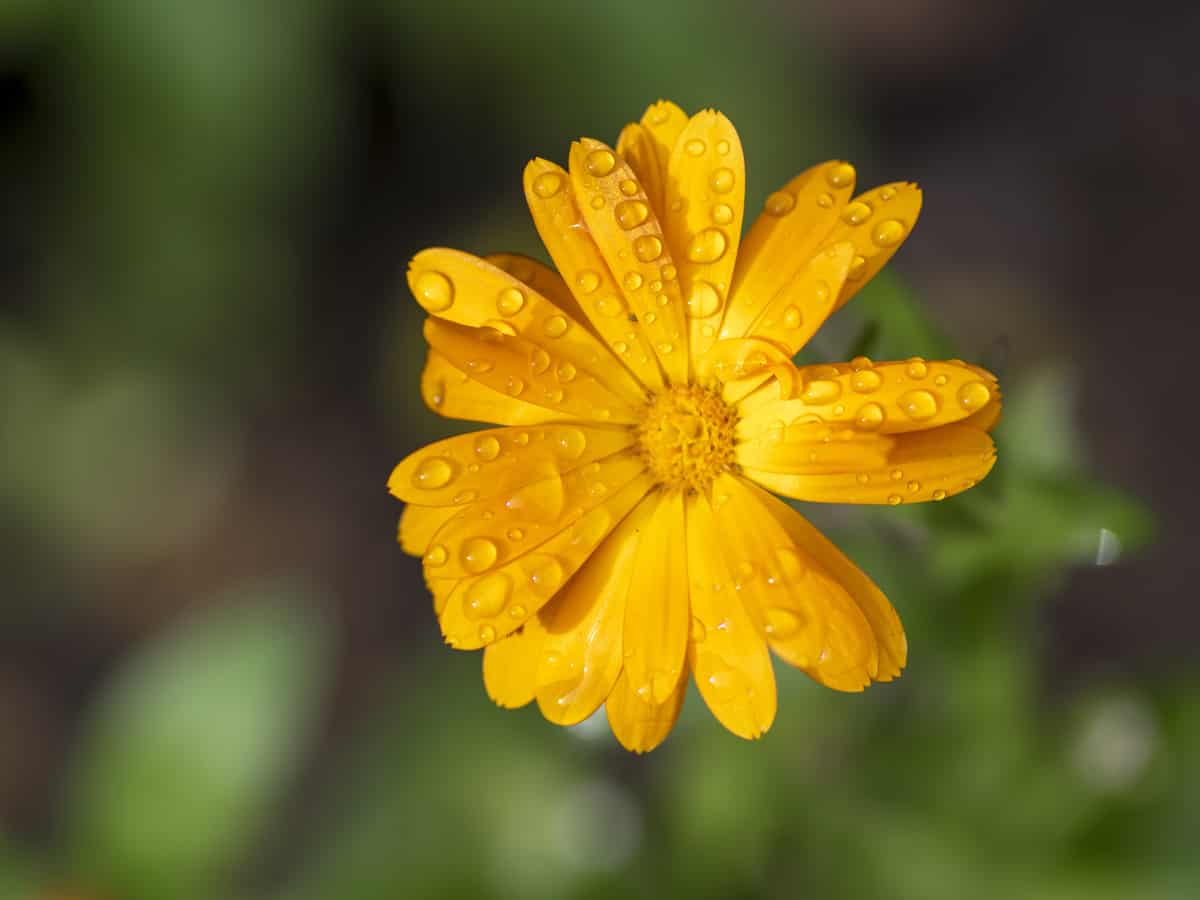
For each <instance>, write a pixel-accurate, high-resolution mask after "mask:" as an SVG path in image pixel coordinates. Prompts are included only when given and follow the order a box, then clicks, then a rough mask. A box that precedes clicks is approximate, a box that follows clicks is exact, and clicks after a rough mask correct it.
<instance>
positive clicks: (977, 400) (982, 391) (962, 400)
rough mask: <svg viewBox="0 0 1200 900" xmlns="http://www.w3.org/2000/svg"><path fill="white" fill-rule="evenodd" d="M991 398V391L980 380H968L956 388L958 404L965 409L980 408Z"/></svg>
mask: <svg viewBox="0 0 1200 900" xmlns="http://www.w3.org/2000/svg"><path fill="white" fill-rule="evenodd" d="M991 399H992V392H991V391H989V390H988V387H987V385H986V384H984V383H983V382H982V381H969V382H967V383H966V384H964V385H963V386H962V387H960V388H959V389H958V405H959V406H961V407H962V408H963V409H965V410H976V409H980V408H981V407H983V406H984V405H986V404H987V402H988V401H989V400H991Z"/></svg>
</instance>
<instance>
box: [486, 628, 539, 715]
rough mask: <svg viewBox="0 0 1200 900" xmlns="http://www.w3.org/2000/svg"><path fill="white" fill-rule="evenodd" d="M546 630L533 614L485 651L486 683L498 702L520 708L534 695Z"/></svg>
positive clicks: (489, 694) (495, 701)
mask: <svg viewBox="0 0 1200 900" xmlns="http://www.w3.org/2000/svg"><path fill="white" fill-rule="evenodd" d="M545 636H546V630H545V628H543V627H542V623H541V621H540V620H539V619H538V617H537V616H531V617H530V618H529V619H528V620H527V621H526V622H525V624H524V625H523V626H521V628H520V630H518V631H516V632H515V633H513V634H510V635H509V636H508V637H506V638H504V639H503V640H500V641H496V643H494V644H489V645H488V647H487V648H486V649H485V650H484V651H483V685H484V687H485V688H487V692H488V696H489V697H491V698H492V702H493V703H495V704H496V705H497V706H503V707H505V708H507V709H517V708H518V707H521V706H524V705H525V704H527V703H528V702H529V701H530V700H532V699H533V696H534V690H535V688H536V679H535V675H536V674H537V667H538V660H539V659H541V656H542V642H543V640H544V639H545Z"/></svg>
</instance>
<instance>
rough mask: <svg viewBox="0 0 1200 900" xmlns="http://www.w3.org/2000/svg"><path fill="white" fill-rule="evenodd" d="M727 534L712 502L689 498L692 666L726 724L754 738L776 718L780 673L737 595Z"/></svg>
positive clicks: (704, 694)
mask: <svg viewBox="0 0 1200 900" xmlns="http://www.w3.org/2000/svg"><path fill="white" fill-rule="evenodd" d="M722 540H723V538H722V535H721V533H720V531H719V530H718V528H717V524H716V519H715V517H714V514H713V511H712V508H711V507H710V506H709V502H708V500H707V499H706V498H705V497H703V496H694V497H690V498H689V499H688V505H687V544H688V576H689V578H690V581H691V614H692V625H691V633H690V638H689V641H688V667H689V668H690V669H691V672H692V676H693V678H695V680H696V687H697V688H698V689H699V691H700V696H702V697H703V698H704V702H705V703H707V704H708V708H709V709H710V710H712V714H713V715H714V716H715V717H716V718H717V721H719V722H720V723H721V724H722V725H724V726H725V727H726V728H728V729H729V730H730V731H732V732H733V733H734V734H736V735H738V736H739V737H743V738H747V739H753V738H757V737H759V736H760V735H762V734H764V733H765V732H766V731H767V729H769V728H770V727H771V723H772V722H774V721H775V705H776V698H775V673H774V672H773V671H772V669H771V656H770V653H769V652H768V650H767V642H766V640H765V639H764V637H763V635H762V633H761V632H760V631H759V630H758V629H757V628H756V627H755V625H754V622H753V620H751V618H750V616H749V615H748V614H747V613H746V611H745V609H744V607H743V606H742V604H741V602H740V601H739V600H738V599H737V598H736V597H735V596H734V591H733V588H732V584H733V575H732V573H730V572H729V570H728V568H727V567H726V565H725V562H724V559H723V557H722V555H721V552H720V549H719V548H720V544H721V542H722Z"/></svg>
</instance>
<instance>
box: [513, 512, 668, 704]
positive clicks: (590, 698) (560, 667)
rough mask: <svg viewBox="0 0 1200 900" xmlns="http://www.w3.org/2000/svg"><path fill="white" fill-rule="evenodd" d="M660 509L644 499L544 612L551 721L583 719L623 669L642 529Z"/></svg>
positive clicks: (542, 698) (544, 680)
mask: <svg viewBox="0 0 1200 900" xmlns="http://www.w3.org/2000/svg"><path fill="white" fill-rule="evenodd" d="M655 508H656V504H655V503H654V502H653V499H652V498H651V499H647V500H643V501H642V502H641V503H640V504H639V505H638V507H637V508H636V509H635V510H634V511H633V512H632V513H630V514H629V515H628V516H627V517H626V518H625V519H624V521H622V522H621V524H620V525H618V526H617V527H616V529H615V530H614V531H613V533H612V534H610V535H609V536H608V537H607V538H605V540H604V543H603V544H601V545H600V548H599V549H598V550H597V551H596V553H595V555H594V556H593V557H592V558H591V559H589V560H588V561H587V563H586V565H584V567H583V568H582V569H581V570H580V571H579V573H578V574H577V575H576V576H575V577H574V578H572V579H571V580H570V581H569V582H567V585H566V587H564V588H563V589H562V591H561V592H559V595H558V596H557V597H555V598H554V602H553V603H552V604H550V606H548V607H547V608H546V609H544V610H543V611H542V616H543V617H544V619H545V623H546V641H545V644H544V647H543V654H542V660H541V663H540V664H539V667H538V674H537V682H538V687H537V701H538V706H539V707H540V708H541V710H542V715H544V716H545V717H546V718H547V719H549V720H550V721H551V722H555V723H557V724H559V725H574V724H576V723H577V722H582V721H583V720H584V719H586V718H587V717H588V716H590V715H591V714H592V713H594V712H595V711H596V710H597V709H599V708H600V704H601V703H603V702H604V700H605V698H607V697H608V695H609V694H610V693H611V692H612V688H613V685H614V684H615V683H616V680H617V676H618V675H620V674H621V665H622V655H621V652H622V646H621V632H622V628H623V622H624V619H625V603H626V598H627V596H628V595H629V586H630V583H631V582H632V580H633V573H634V558H635V555H636V552H637V546H638V542H639V532H640V529H642V528H643V527H644V526H645V524H646V522H647V521H648V519H649V516H650V514H651V513H653V512H654V510H655ZM634 602H640V598H636V597H635V598H634Z"/></svg>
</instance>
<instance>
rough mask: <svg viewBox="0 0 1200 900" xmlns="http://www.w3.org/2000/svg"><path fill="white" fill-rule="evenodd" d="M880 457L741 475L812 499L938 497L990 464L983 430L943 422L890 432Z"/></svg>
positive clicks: (979, 476) (990, 447)
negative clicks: (812, 469) (836, 466)
mask: <svg viewBox="0 0 1200 900" xmlns="http://www.w3.org/2000/svg"><path fill="white" fill-rule="evenodd" d="M892 440H893V441H894V442H895V443H894V444H893V445H892V447H891V449H890V450H889V451H888V453H887V455H886V458H885V459H884V460H882V462H881V461H880V460H877V459H876V460H872V461H866V460H864V461H863V462H862V463H860V464H857V465H852V464H849V463H848V464H846V465H845V467H844V468H843V469H842V470H840V471H838V470H834V471H825V472H817V473H796V472H784V471H779V470H780V469H782V468H785V467H783V466H775V467H774V468H773V469H771V468H757V467H752V466H745V467H744V468H743V472H744V473H745V475H746V477H747V478H749V479H751V480H753V481H756V482H757V483H759V484H761V485H762V486H763V487H766V488H768V489H770V490H772V491H774V492H775V493H777V494H783V495H784V496H786V497H794V498H795V499H797V500H808V501H810V502H814V503H877V504H882V503H887V504H889V505H891V506H898V505H900V504H901V503H921V502H924V501H927V500H944V499H945V498H947V497H951V496H953V495H954V494H959V493H962V492H963V491H965V490H967V489H968V488H972V487H974V486H975V485H976V484H977V483H978V482H980V481H982V480H983V479H984V478H985V477H986V476H987V474H988V472H990V471H991V469H992V466H994V465H995V464H996V447H995V445H994V444H993V443H992V439H991V437H990V436H989V435H988V433H987V432H986V431H980V430H979V429H978V428H972V427H970V426H968V425H961V424H956V425H943V426H942V427H941V428H933V429H930V430H929V431H916V432H911V433H908V434H899V435H895V436H894V437H893V438H892Z"/></svg>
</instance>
